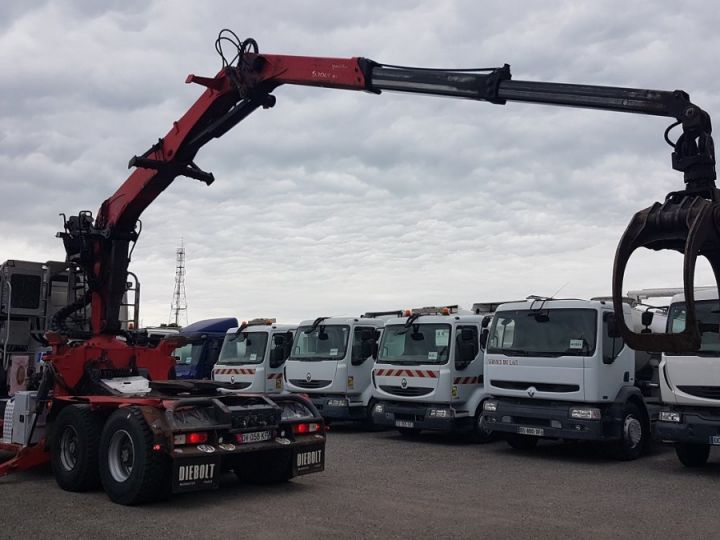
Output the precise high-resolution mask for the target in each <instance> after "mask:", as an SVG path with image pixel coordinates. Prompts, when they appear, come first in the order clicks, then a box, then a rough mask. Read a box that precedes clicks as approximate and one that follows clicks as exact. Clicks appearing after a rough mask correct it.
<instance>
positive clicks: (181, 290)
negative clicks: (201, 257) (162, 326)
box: [170, 240, 187, 326]
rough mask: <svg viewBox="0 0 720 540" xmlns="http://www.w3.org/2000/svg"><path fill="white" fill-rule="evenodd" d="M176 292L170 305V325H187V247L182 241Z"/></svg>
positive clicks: (176, 273) (176, 261)
mask: <svg viewBox="0 0 720 540" xmlns="http://www.w3.org/2000/svg"><path fill="white" fill-rule="evenodd" d="M175 263H176V264H175V290H174V291H173V298H172V302H171V304H170V323H171V324H175V325H177V326H181V325H182V323H185V324H187V298H186V297H185V246H184V245H183V243H182V240H181V241H180V247H179V248H177V251H176V255H175Z"/></svg>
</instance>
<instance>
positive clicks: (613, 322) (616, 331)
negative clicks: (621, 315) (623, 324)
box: [603, 312, 645, 339]
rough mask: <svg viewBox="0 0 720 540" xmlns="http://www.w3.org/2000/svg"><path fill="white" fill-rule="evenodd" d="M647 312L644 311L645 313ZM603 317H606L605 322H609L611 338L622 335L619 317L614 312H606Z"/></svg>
mask: <svg viewBox="0 0 720 540" xmlns="http://www.w3.org/2000/svg"><path fill="white" fill-rule="evenodd" d="M644 314H645V313H643V315H644ZM603 318H604V319H605V322H606V323H607V335H608V337H609V338H611V339H617V338H619V337H621V336H620V327H619V326H618V323H617V318H616V317H615V314H614V313H610V312H606V313H605V315H603Z"/></svg>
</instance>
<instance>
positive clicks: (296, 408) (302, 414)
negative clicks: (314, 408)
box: [280, 401, 314, 420]
mask: <svg viewBox="0 0 720 540" xmlns="http://www.w3.org/2000/svg"><path fill="white" fill-rule="evenodd" d="M280 406H281V407H282V415H281V416H280V418H281V419H282V420H295V419H297V418H313V416H314V415H313V413H312V412H311V411H310V409H308V408H307V407H306V406H305V405H303V404H302V403H299V402H297V401H285V402H282V403H280Z"/></svg>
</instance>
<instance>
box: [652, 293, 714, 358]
mask: <svg viewBox="0 0 720 540" xmlns="http://www.w3.org/2000/svg"><path fill="white" fill-rule="evenodd" d="M695 312H696V313H697V319H698V322H699V323H700V324H701V327H700V328H701V330H702V332H701V336H702V342H701V343H700V350H699V351H698V352H693V353H691V354H692V355H693V356H695V355H698V356H718V355H720V302H718V300H700V301H697V302H695ZM686 316H687V305H686V304H685V302H678V303H677V304H672V305H671V306H670V313H669V315H668V329H667V331H668V333H670V334H677V333H680V332H682V331H683V330H685V318H686ZM665 354H667V355H674V356H677V355H678V354H682V353H665Z"/></svg>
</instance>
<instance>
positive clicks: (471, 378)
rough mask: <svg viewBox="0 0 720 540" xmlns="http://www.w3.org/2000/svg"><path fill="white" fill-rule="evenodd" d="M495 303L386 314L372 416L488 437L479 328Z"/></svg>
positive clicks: (404, 427)
mask: <svg viewBox="0 0 720 540" xmlns="http://www.w3.org/2000/svg"><path fill="white" fill-rule="evenodd" d="M497 305H499V303H497V304H494V303H486V304H475V305H474V306H473V310H472V314H461V313H459V310H458V307H457V306H447V307H444V308H442V307H441V308H437V307H426V308H420V309H415V310H409V311H408V312H407V313H406V314H405V316H403V317H398V318H395V319H390V320H388V321H387V322H386V324H385V331H384V333H383V337H382V340H381V342H380V347H379V352H378V357H377V360H376V362H375V369H374V371H373V395H374V397H375V399H376V400H377V404H376V405H375V408H374V409H373V422H374V423H375V424H378V425H384V426H393V427H395V428H397V429H398V431H399V432H400V433H401V434H403V435H406V436H415V435H417V434H418V433H420V432H421V431H422V430H437V431H465V432H469V433H471V434H472V437H473V438H474V439H475V440H477V441H478V442H484V441H487V440H489V439H490V437H491V436H492V435H491V433H490V432H489V431H488V430H487V429H486V428H485V427H484V425H483V422H482V403H483V400H484V399H485V398H486V397H487V394H486V392H485V386H484V384H483V383H484V381H483V351H482V349H481V347H480V334H481V330H482V328H483V327H484V326H483V325H485V326H487V324H488V323H489V321H490V313H491V312H492V311H493V310H494V308H495V307H496V306H497Z"/></svg>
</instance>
